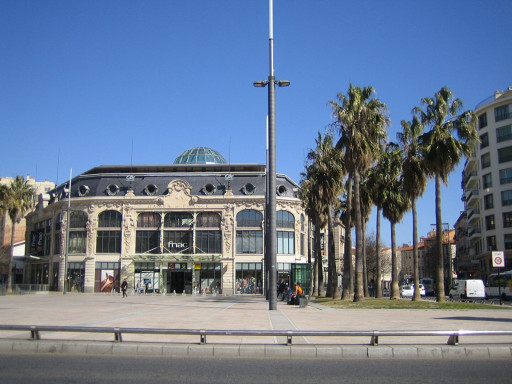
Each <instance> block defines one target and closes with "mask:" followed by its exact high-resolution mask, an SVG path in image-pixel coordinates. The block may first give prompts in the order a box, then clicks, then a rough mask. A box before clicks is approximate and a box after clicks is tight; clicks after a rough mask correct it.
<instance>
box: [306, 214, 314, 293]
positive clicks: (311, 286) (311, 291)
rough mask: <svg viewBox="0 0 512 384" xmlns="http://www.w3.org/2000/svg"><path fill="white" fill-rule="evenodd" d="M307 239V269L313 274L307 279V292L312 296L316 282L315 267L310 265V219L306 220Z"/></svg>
mask: <svg viewBox="0 0 512 384" xmlns="http://www.w3.org/2000/svg"><path fill="white" fill-rule="evenodd" d="M307 239H308V265H309V270H310V272H312V273H311V274H312V275H313V276H312V279H310V281H309V292H310V295H312V296H314V295H315V293H314V292H313V288H314V287H315V283H316V274H315V271H316V270H315V269H314V267H313V268H312V267H311V259H312V257H311V220H308V236H307Z"/></svg>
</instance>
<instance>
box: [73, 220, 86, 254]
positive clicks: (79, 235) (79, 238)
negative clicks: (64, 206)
mask: <svg viewBox="0 0 512 384" xmlns="http://www.w3.org/2000/svg"><path fill="white" fill-rule="evenodd" d="M86 227H87V214H86V213H85V212H83V211H72V212H71V213H70V214H69V229H70V232H69V253H73V254H76V253H79V254H80V253H86V251H87V242H86V241H87V230H86Z"/></svg>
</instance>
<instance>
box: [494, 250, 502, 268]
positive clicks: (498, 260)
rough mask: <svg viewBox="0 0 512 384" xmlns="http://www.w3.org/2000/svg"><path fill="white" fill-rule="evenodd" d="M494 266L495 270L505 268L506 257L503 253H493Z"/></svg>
mask: <svg viewBox="0 0 512 384" xmlns="http://www.w3.org/2000/svg"><path fill="white" fill-rule="evenodd" d="M492 266H493V268H504V267H505V255H504V254H503V252H501V251H499V252H498V251H494V252H493V253H492Z"/></svg>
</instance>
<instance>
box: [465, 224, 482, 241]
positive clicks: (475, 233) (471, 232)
mask: <svg viewBox="0 0 512 384" xmlns="http://www.w3.org/2000/svg"><path fill="white" fill-rule="evenodd" d="M481 233H482V229H481V228H480V227H470V228H469V231H468V237H469V238H470V239H471V238H472V237H474V236H479V235H480V234H481Z"/></svg>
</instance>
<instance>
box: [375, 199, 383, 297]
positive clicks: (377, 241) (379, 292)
mask: <svg viewBox="0 0 512 384" xmlns="http://www.w3.org/2000/svg"><path fill="white" fill-rule="evenodd" d="M380 211H381V209H380V208H379V207H377V235H376V239H375V248H376V249H375V252H376V255H377V281H376V282H375V283H376V290H377V298H378V299H380V298H382V266H381V265H380Z"/></svg>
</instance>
